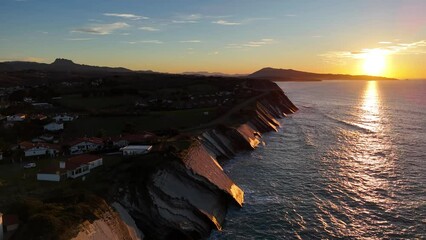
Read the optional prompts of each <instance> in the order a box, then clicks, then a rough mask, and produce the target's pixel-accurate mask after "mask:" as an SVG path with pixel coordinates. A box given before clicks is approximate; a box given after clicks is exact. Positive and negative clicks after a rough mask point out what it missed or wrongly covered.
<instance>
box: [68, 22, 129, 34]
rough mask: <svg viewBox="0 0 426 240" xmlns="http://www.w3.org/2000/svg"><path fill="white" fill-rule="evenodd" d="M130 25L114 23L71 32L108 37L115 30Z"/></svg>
mask: <svg viewBox="0 0 426 240" xmlns="http://www.w3.org/2000/svg"><path fill="white" fill-rule="evenodd" d="M129 26H130V25H129V24H127V23H125V22H116V23H110V24H95V25H91V26H89V27H84V28H77V29H74V30H72V31H71V32H74V33H87V34H95V35H108V34H111V33H112V32H114V31H115V30H120V29H123V28H128V27H129Z"/></svg>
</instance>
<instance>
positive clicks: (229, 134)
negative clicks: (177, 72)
mask: <svg viewBox="0 0 426 240" xmlns="http://www.w3.org/2000/svg"><path fill="white" fill-rule="evenodd" d="M218 81H219V80H218ZM233 81H235V82H234V83H229V86H228V87H227V89H232V88H234V84H235V85H237V84H238V85H239V91H238V92H239V93H240V94H238V95H236V96H234V97H233V99H234V100H235V101H233V102H232V103H229V104H228V105H227V106H226V109H225V111H223V112H222V113H221V114H218V116H217V118H215V119H213V120H212V121H210V122H207V123H206V122H204V123H203V124H201V123H200V125H197V126H191V128H190V129H181V130H180V131H179V133H178V134H172V135H166V136H165V137H161V138H159V140H158V141H157V142H156V143H154V147H153V151H151V152H150V153H149V154H146V155H140V156H134V157H129V158H121V157H120V156H116V157H115V158H111V159H110V161H106V163H107V164H105V165H104V166H103V167H102V168H100V169H99V170H97V171H94V172H93V173H91V174H90V175H89V176H88V177H87V178H86V179H85V180H83V179H77V180H75V181H66V182H64V183H63V185H59V186H56V185H52V184H53V183H52V184H50V185H48V184H46V186H48V187H49V186H51V187H52V186H55V188H54V189H55V190H54V191H51V192H49V195H47V196H43V197H42V198H40V199H36V200H37V201H29V200H25V201H24V202H23V203H20V204H18V205H16V208H15V210H14V212H22V214H21V215H22V216H24V222H23V223H22V224H21V225H22V226H21V227H20V229H19V230H18V233H17V235H16V238H15V239H64V240H65V239H79V240H84V239H142V238H144V239H204V238H207V237H208V236H209V234H210V232H211V230H212V229H219V230H220V229H222V227H223V224H224V221H225V216H226V212H227V209H228V207H229V206H231V205H234V206H237V207H238V206H239V207H241V206H243V204H244V192H243V189H241V188H240V187H239V186H238V184H236V183H235V182H234V181H233V180H232V179H230V178H229V177H228V176H227V175H226V174H225V172H224V171H223V169H222V167H221V165H223V164H224V163H226V160H227V159H231V158H233V156H235V155H236V154H237V153H238V152H241V151H247V150H253V149H254V148H256V146H257V145H258V144H260V143H261V142H262V140H261V138H262V133H264V132H269V131H276V130H277V129H278V128H279V127H280V124H279V122H278V121H277V119H278V118H282V117H285V116H286V115H288V114H292V113H294V112H295V111H297V108H296V106H294V104H293V103H292V102H291V101H290V100H289V99H288V98H287V96H286V95H285V94H284V92H283V91H282V90H281V89H280V88H279V87H278V86H277V85H276V84H275V83H273V82H270V81H262V80H238V81H237V80H233ZM203 83H206V80H203ZM207 83H208V81H207ZM224 98H225V97H224ZM171 125H172V124H171ZM105 157H107V154H105ZM61 186H63V187H61Z"/></svg>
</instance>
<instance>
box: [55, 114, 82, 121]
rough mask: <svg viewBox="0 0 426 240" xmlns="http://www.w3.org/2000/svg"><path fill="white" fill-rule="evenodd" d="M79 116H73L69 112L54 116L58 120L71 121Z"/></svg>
mask: <svg viewBox="0 0 426 240" xmlns="http://www.w3.org/2000/svg"><path fill="white" fill-rule="evenodd" d="M77 118H78V117H77V116H71V115H68V114H58V115H56V116H54V117H53V119H55V120H56V121H57V122H71V121H74V120H75V119H77Z"/></svg>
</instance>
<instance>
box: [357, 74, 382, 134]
mask: <svg viewBox="0 0 426 240" xmlns="http://www.w3.org/2000/svg"><path fill="white" fill-rule="evenodd" d="M361 101H362V102H361V109H362V111H361V112H360V116H359V117H360V120H361V122H362V125H363V126H364V127H366V128H368V129H369V130H371V131H373V132H377V131H379V130H380V129H381V123H380V109H379V101H380V98H379V93H378V90H377V82H376V81H369V82H368V83H367V87H366V89H365V91H364V95H363V97H362V100H361Z"/></svg>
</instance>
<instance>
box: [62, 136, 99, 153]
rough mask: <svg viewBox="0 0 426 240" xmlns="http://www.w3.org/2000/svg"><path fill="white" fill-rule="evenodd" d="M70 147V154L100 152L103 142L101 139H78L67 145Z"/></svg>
mask: <svg viewBox="0 0 426 240" xmlns="http://www.w3.org/2000/svg"><path fill="white" fill-rule="evenodd" d="M68 145H69V146H70V148H69V149H70V154H73V155H74V154H82V153H86V152H92V151H97V150H101V149H102V148H103V146H104V142H103V140H102V139H101V138H95V137H92V138H78V139H75V140H73V141H71V142H69V143H68Z"/></svg>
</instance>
